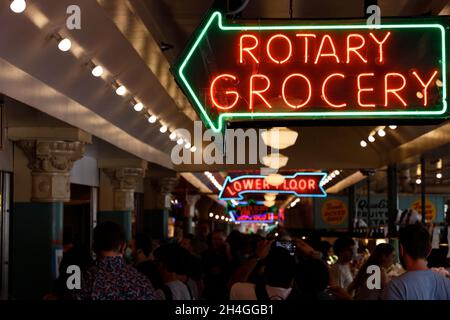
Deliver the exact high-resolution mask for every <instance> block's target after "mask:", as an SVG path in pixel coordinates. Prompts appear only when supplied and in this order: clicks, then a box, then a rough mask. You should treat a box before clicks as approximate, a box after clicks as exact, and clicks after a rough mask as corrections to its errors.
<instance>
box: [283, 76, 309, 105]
mask: <svg viewBox="0 0 450 320" xmlns="http://www.w3.org/2000/svg"><path fill="white" fill-rule="evenodd" d="M293 77H299V78H302V79H304V80H306V83H307V84H308V98H307V99H306V100H305V102H303V103H302V104H299V105H294V104H291V103H289V102H288V101H287V99H286V92H285V89H286V84H287V82H288V81H289V79H291V78H293ZM281 95H282V96H283V100H284V102H286V104H287V105H288V106H289V107H291V108H294V109H300V108H301V107H304V106H305V105H306V104H307V103H308V102H309V100H311V95H312V89H311V82H310V81H309V79H308V78H307V77H306V76H304V75H303V74H301V73H293V74H291V75H290V76H288V77H287V78H286V79H285V80H284V81H283V86H282V88H281Z"/></svg>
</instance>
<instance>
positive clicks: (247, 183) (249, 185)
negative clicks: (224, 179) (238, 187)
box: [243, 179, 253, 190]
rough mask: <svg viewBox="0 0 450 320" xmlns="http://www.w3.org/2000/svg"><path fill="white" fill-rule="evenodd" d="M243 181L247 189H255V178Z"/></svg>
mask: <svg viewBox="0 0 450 320" xmlns="http://www.w3.org/2000/svg"><path fill="white" fill-rule="evenodd" d="M243 183H244V188H245V189H246V190H251V189H253V180H251V179H245V180H244V181H243Z"/></svg>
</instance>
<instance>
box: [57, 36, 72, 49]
mask: <svg viewBox="0 0 450 320" xmlns="http://www.w3.org/2000/svg"><path fill="white" fill-rule="evenodd" d="M70 48H72V42H71V41H70V40H69V39H67V38H64V39H61V40H60V41H59V43H58V49H59V50H61V51H63V52H66V51H69V50H70Z"/></svg>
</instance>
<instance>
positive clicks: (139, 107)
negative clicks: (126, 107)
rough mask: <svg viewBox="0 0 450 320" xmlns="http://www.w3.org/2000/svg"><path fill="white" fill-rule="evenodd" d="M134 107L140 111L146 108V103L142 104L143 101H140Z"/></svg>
mask: <svg viewBox="0 0 450 320" xmlns="http://www.w3.org/2000/svg"><path fill="white" fill-rule="evenodd" d="M133 108H134V110H135V111H137V112H139V111H142V109H144V105H143V104H142V102H138V103H136V104H135V105H134V107H133Z"/></svg>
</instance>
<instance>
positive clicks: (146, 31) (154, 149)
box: [0, 0, 450, 191]
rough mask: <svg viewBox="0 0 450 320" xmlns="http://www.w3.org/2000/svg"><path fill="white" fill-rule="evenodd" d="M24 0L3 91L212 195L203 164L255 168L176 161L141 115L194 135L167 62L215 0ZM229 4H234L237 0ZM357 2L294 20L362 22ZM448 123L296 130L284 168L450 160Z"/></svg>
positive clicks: (5, 44)
mask: <svg viewBox="0 0 450 320" xmlns="http://www.w3.org/2000/svg"><path fill="white" fill-rule="evenodd" d="M28 2H29V5H28V8H27V10H26V12H25V14H22V15H17V14H14V13H12V12H11V11H10V10H9V8H8V6H9V1H7V0H0V28H1V29H2V30H7V32H2V33H1V34H0V67H1V68H2V70H3V72H2V73H1V74H0V92H2V93H4V94H5V95H8V96H10V97H11V98H13V99H15V100H18V101H21V102H23V103H25V104H27V105H30V106H33V107H34V108H36V109H39V110H41V111H43V112H45V113H47V114H49V115H51V116H52V117H55V118H57V119H59V120H62V121H64V122H66V123H68V124H71V125H73V126H76V127H79V128H81V129H83V130H85V131H87V132H89V133H91V134H93V135H94V136H97V137H99V138H101V139H103V140H105V141H107V142H109V143H111V144H113V145H116V146H117V147H118V148H120V149H122V150H124V151H127V152H128V153H130V154H133V155H135V156H137V157H139V158H142V159H144V160H147V161H149V162H151V163H155V164H158V165H160V166H163V167H166V168H169V169H175V170H176V171H180V172H195V174H194V176H195V177H196V178H197V179H198V180H200V181H201V182H203V184H204V185H205V186H208V188H209V190H213V191H216V189H215V188H214V186H213V185H211V183H210V182H209V181H208V179H207V178H206V177H205V176H204V175H203V172H204V171H206V170H208V171H211V172H217V174H216V175H217V178H218V179H220V176H223V175H224V174H219V172H226V171H228V170H258V169H259V168H260V167H261V165H260V164H256V165H227V164H217V165H208V164H204V163H203V164H198V165H194V164H192V165H191V164H183V165H179V166H174V165H173V164H172V161H171V159H170V153H171V150H172V148H173V147H174V145H175V143H174V142H172V141H170V140H169V139H168V134H161V133H160V132H159V128H160V125H157V124H155V125H150V124H149V123H148V122H147V119H146V117H145V115H147V117H148V115H150V114H154V115H156V116H157V117H158V119H160V120H161V123H162V124H165V125H167V126H168V127H169V129H176V128H186V129H188V130H189V131H190V132H191V133H192V130H193V121H194V120H197V119H198V116H197V115H196V113H195V111H194V110H193V108H192V107H191V106H190V104H189V103H188V101H187V99H186V97H185V96H184V95H183V93H182V92H181V90H180V89H179V88H178V86H177V84H176V82H175V80H174V79H173V77H172V76H171V73H170V67H171V65H172V63H173V62H174V61H175V59H176V58H177V56H178V54H179V53H180V52H181V50H182V49H183V48H184V47H185V45H186V43H187V41H188V40H189V37H190V35H191V34H192V33H193V32H194V30H195V29H196V27H197V26H198V24H199V22H200V21H201V19H202V17H203V16H204V14H205V13H206V12H207V10H208V9H209V8H211V6H212V5H213V3H214V1H212V0H196V1H186V0H127V1H126V0H97V1H92V0H77V1H69V0H51V1H50V0H33V1H28ZM73 3H76V4H77V5H79V6H80V8H81V10H82V28H81V30H67V29H66V28H65V19H66V18H67V15H66V8H67V7H68V6H69V5H71V4H73ZM222 3H226V2H225V1H223V2H222ZM230 3H231V6H232V7H236V6H238V5H239V1H231V2H230ZM344 3H345V4H344ZM363 4H364V1H362V0H349V1H345V2H343V1H334V0H316V1H306V0H305V1H295V0H294V1H293V11H292V15H293V17H294V18H297V19H319V18H323V19H327V18H344V17H351V18H361V17H363V14H364V12H363ZM378 4H379V6H380V8H381V13H382V16H384V17H386V16H421V15H429V14H434V15H437V14H449V13H450V5H449V1H442V0H433V1H420V0H399V1H390V0H380V1H378ZM239 18H248V19H265V18H269V19H279V18H289V0H278V1H273V0H250V1H249V3H248V5H247V7H246V8H245V9H244V10H243V11H242V13H241V14H240V17H239ZM55 32H59V33H60V34H61V35H63V36H67V37H70V38H71V39H72V42H73V50H71V52H68V53H62V52H60V51H59V50H58V48H57V43H56V41H55V40H54V39H52V38H51V35H52V34H54V33H55ZM161 47H168V48H169V49H168V50H164V51H163V50H161ZM91 60H92V61H93V62H95V63H96V64H101V65H102V66H104V68H105V70H106V72H105V75H104V76H102V79H98V78H93V77H92V76H91V74H90V70H89V68H88V67H87V65H86V64H87V63H88V62H89V61H91ZM113 80H117V81H119V82H120V83H121V84H124V85H125V86H126V87H127V88H128V90H129V92H130V94H129V95H128V96H126V97H125V98H123V97H118V96H117V95H116V94H115V93H114V90H113V89H112V87H111V82H112V81H113ZM132 98H135V99H139V101H142V102H143V103H144V105H145V106H146V108H147V110H144V111H142V112H140V113H138V112H134V111H133V110H132V107H131V106H130V100H131V99H132ZM386 125H389V123H386ZM449 127H450V123H449V122H447V123H441V124H437V125H433V126H399V127H398V128H397V129H396V130H386V131H387V135H386V137H384V138H379V139H377V140H376V141H375V142H374V143H371V144H369V145H368V147H366V148H361V147H360V145H359V143H360V141H361V139H364V138H367V136H368V134H369V133H370V132H371V131H372V130H373V129H374V128H375V126H349V127H343V126H341V127H337V126H334V127H325V126H320V127H315V126H307V127H294V128H292V129H293V130H296V131H297V132H298V134H299V137H298V140H297V143H296V144H295V145H294V146H293V147H291V148H288V149H286V150H283V151H282V153H283V154H284V155H286V156H288V157H289V162H288V165H287V166H286V168H285V169H287V170H300V169H308V170H334V169H343V170H345V173H346V175H351V174H352V173H354V172H356V171H358V170H359V169H361V168H376V169H380V168H384V167H385V166H386V165H388V164H392V163H402V162H406V163H410V164H411V165H414V164H417V159H418V157H419V156H420V155H421V154H428V155H430V157H431V158H433V159H434V158H436V157H443V158H444V159H447V158H449V155H450V151H449V150H448V149H449V148H448V140H449V139H448V136H447V134H450V130H449ZM207 144H208V142H204V143H203V147H205V146H206V145H207ZM199 147H200V146H199ZM199 149H201V148H199ZM236 152H242V151H241V150H236ZM449 161H450V159H449ZM343 178H344V177H343ZM343 178H341V179H343ZM219 182H220V181H219Z"/></svg>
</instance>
